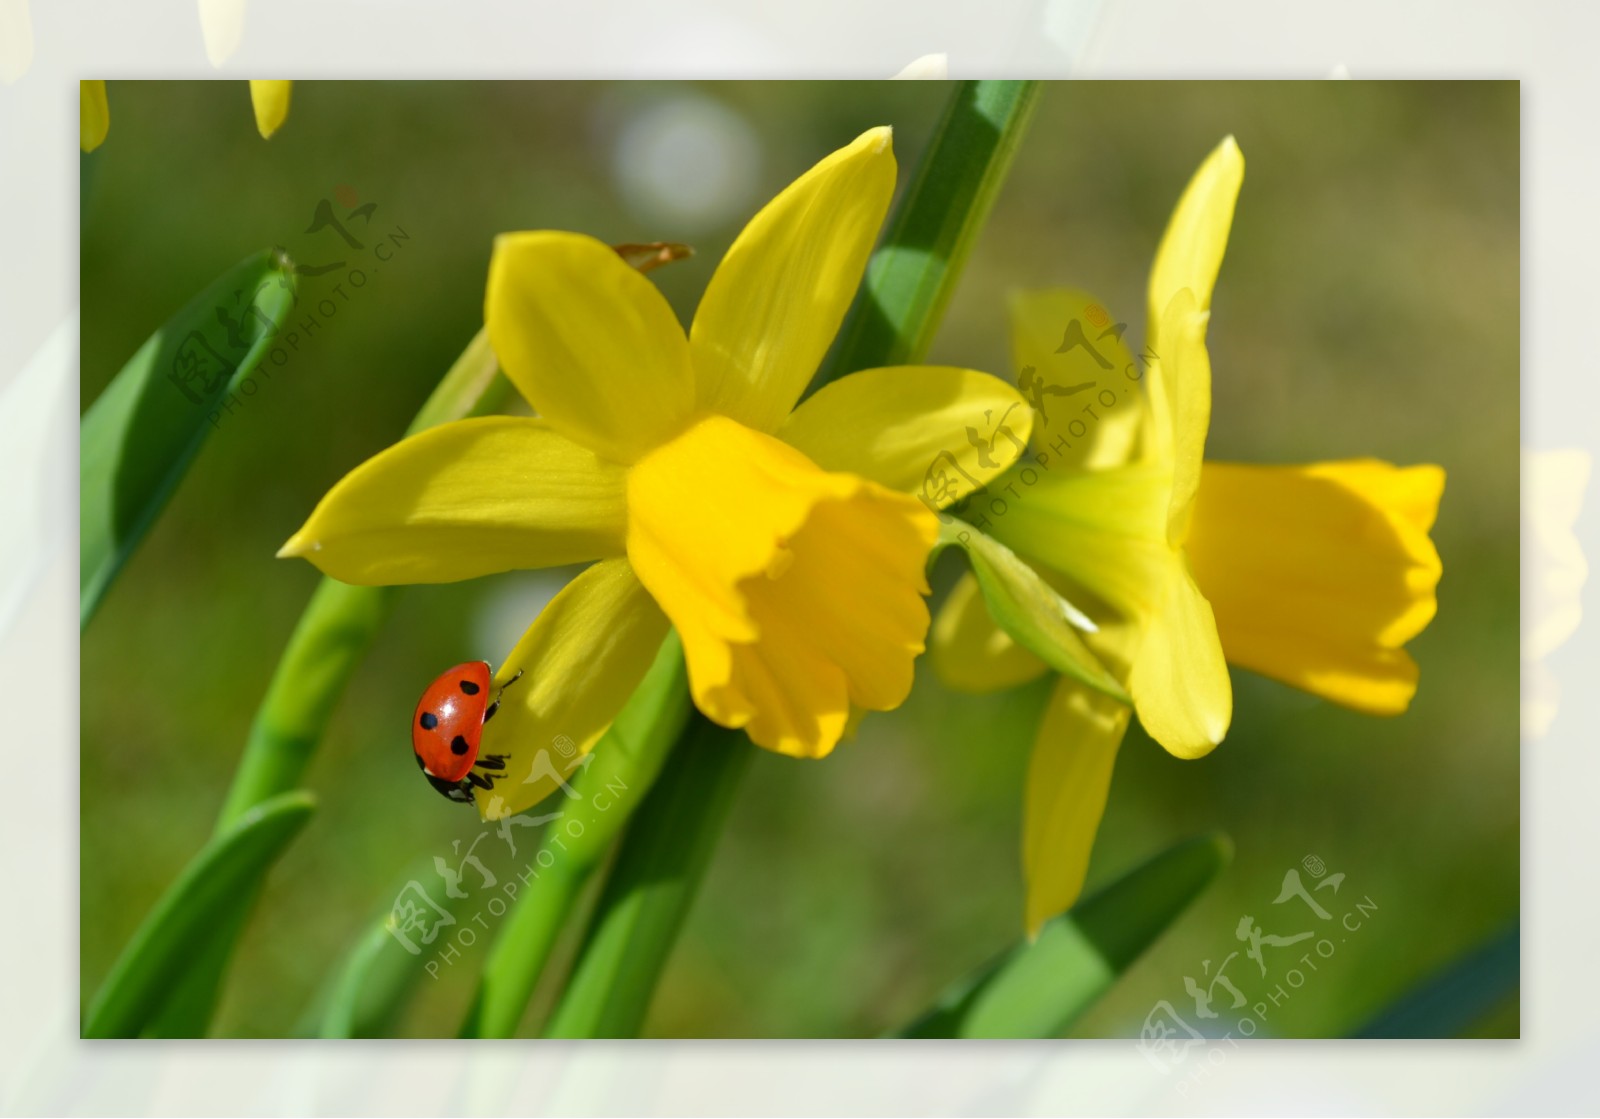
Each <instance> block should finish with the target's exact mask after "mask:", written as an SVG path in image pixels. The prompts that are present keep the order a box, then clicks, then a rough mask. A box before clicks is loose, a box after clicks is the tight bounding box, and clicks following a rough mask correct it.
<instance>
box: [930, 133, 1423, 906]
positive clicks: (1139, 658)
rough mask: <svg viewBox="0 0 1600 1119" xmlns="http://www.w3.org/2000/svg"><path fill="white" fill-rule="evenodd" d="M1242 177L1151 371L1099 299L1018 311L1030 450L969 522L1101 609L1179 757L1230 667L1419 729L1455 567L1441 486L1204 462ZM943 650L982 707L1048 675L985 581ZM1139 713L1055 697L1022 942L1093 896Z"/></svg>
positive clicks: (1175, 276)
mask: <svg viewBox="0 0 1600 1119" xmlns="http://www.w3.org/2000/svg"><path fill="white" fill-rule="evenodd" d="M1243 177H1244V160H1243V157H1242V156H1241V155H1240V153H1239V149H1238V146H1237V145H1236V144H1235V143H1234V142H1233V140H1232V139H1231V138H1229V139H1228V140H1226V141H1224V142H1223V143H1222V144H1221V145H1220V146H1219V147H1218V148H1217V149H1216V150H1215V151H1213V152H1212V153H1211V155H1210V156H1209V157H1208V158H1207V159H1206V161H1205V163H1204V164H1203V165H1202V166H1201V168H1200V170H1199V171H1198V172H1197V173H1196V174H1195V177H1194V178H1193V180H1192V181H1191V182H1190V184H1189V186H1188V188H1187V190H1186V191H1185V192H1184V194H1183V197H1182V199H1181V200H1180V201H1179V203H1178V206H1177V209H1176V210H1175V211H1174V213H1173V215H1172V218H1171V221H1170V222H1169V224H1168V227H1167V230H1166V233H1165V235H1164V236H1163V238H1162V241H1161V245H1160V248H1159V249H1158V251H1157V253H1156V260H1155V265H1154V268H1153V269H1152V272H1151V276H1150V284H1149V319H1148V325H1147V329H1146V347H1145V351H1144V354H1143V358H1144V360H1143V361H1142V362H1141V361H1138V360H1136V359H1135V358H1134V356H1133V355H1132V353H1131V352H1130V351H1129V350H1128V348H1127V346H1126V345H1125V344H1124V342H1123V339H1122V334H1123V328H1122V326H1121V324H1118V323H1116V322H1115V321H1114V319H1113V317H1112V316H1110V315H1109V314H1108V313H1107V312H1106V311H1105V310H1104V308H1103V307H1102V306H1101V305H1100V304H1099V303H1098V302H1097V301H1095V300H1093V299H1092V298H1090V297H1087V296H1084V295H1082V294H1081V293H1076V292H1066V291H1052V292H1037V293H1030V294H1028V295H1024V296H1022V297H1019V298H1018V299H1016V300H1015V301H1014V302H1013V306H1012V330H1013V348H1014V351H1015V356H1016V360H1017V362H1018V364H1019V365H1020V366H1021V367H1022V369H1023V375H1022V377H1021V378H1019V382H1020V383H1021V385H1022V386H1023V389H1024V392H1025V393H1026V394H1028V395H1029V397H1030V404H1032V406H1033V407H1034V409H1035V411H1036V413H1038V419H1036V421H1035V424H1034V433H1033V441H1034V447H1035V454H1034V456H1032V458H1031V459H1030V460H1026V461H1025V462H1024V463H1023V464H1021V465H1019V466H1018V467H1017V468H1014V469H1013V470H1012V471H1011V472H1010V473H1009V474H1008V475H1007V476H1006V478H1005V479H1003V480H1002V481H1001V482H999V483H995V484H994V485H992V486H991V491H992V492H994V493H995V494H1002V493H1003V494H1004V499H1003V502H1001V503H997V504H995V506H994V511H993V512H992V513H991V514H990V515H988V516H986V517H984V519H983V520H981V521H979V522H978V525H979V527H981V528H982V529H983V530H984V531H986V532H988V533H990V534H991V535H993V536H994V537H995V538H996V539H998V540H1000V541H1001V542H1002V543H1004V544H1006V545H1008V546H1009V547H1010V548H1011V549H1013V550H1014V551H1015V552H1016V553H1017V554H1018V555H1019V556H1021V557H1022V558H1023V559H1024V560H1026V561H1027V562H1029V563H1030V564H1032V565H1033V566H1034V567H1035V568H1036V569H1037V570H1039V571H1040V572H1041V573H1043V574H1044V575H1045V576H1046V577H1047V578H1049V579H1050V580H1051V581H1052V582H1053V583H1054V584H1055V585H1056V586H1057V587H1058V589H1059V590H1061V591H1062V592H1063V593H1064V594H1065V596H1066V597H1067V598H1069V599H1070V600H1071V601H1073V602H1074V603H1077V604H1078V605H1080V606H1082V607H1083V608H1084V609H1085V610H1086V612H1087V613H1088V614H1089V615H1090V616H1091V618H1092V619H1093V620H1094V622H1095V623H1096V624H1097V625H1098V630H1097V631H1096V632H1094V633H1089V634H1086V635H1085V641H1086V642H1087V643H1088V644H1089V645H1090V647H1091V648H1093V649H1094V651H1095V652H1096V653H1097V654H1098V655H1099V656H1100V657H1101V659H1102V660H1103V661H1104V662H1105V664H1106V665H1107V666H1108V667H1109V668H1110V669H1111V670H1112V671H1113V673H1114V674H1116V675H1117V676H1118V677H1119V678H1121V679H1123V680H1124V681H1125V682H1126V685H1127V690H1128V692H1129V694H1130V695H1131V697H1132V699H1133V703H1134V710H1136V711H1137V713H1138V715H1139V719H1140V722H1141V723H1142V724H1143V725H1144V727H1145V729H1146V731H1148V732H1149V734H1150V735H1151V737H1153V738H1154V739H1156V741H1158V742H1160V743H1161V745H1162V746H1164V747H1165V748H1166V749H1167V750H1168V751H1170V752H1171V753H1173V754H1175V755H1177V756H1179V757H1184V758H1194V757H1199V756H1201V755H1203V754H1205V753H1207V752H1209V751H1210V750H1211V749H1212V748H1213V747H1215V746H1216V745H1217V743H1219V742H1220V741H1221V740H1222V738H1223V736H1224V735H1225V734H1226V733H1227V731H1228V727H1229V725H1230V722H1231V720H1232V713H1233V690H1232V685H1231V683H1230V680H1229V676H1228V668H1227V662H1230V661H1231V662H1232V663H1234V664H1237V665H1240V666H1243V667H1246V668H1250V669H1253V670H1255V671H1257V672H1261V673H1263V674H1264V675H1267V676H1272V677H1274V678H1276V679H1279V680H1282V681H1284V682H1285V683H1288V684H1291V685H1294V686H1295V687H1298V688H1302V689H1304V690H1306V691H1308V692H1311V693H1313V694H1315V695H1319V696H1322V697H1324V698H1326V699H1329V700H1331V701H1333V702H1335V703H1339V704H1342V705H1344V706H1347V707H1351V708H1353V709H1355V710H1358V711H1363V712H1367V713H1369V714H1376V715H1394V714H1399V713H1400V712H1402V711H1404V710H1405V709H1406V707H1407V705H1408V704H1409V703H1410V700H1411V697H1412V695H1413V694H1414V693H1415V691H1416V686H1417V668H1416V664H1415V662H1414V661H1412V659H1411V657H1410V656H1409V655H1408V654H1407V653H1406V651H1405V649H1404V645H1405V643H1406V642H1407V641H1409V640H1410V639H1411V638H1413V637H1415V636H1416V635H1417V634H1418V633H1419V632H1421V630H1422V629H1423V627H1425V626H1426V625H1427V624H1428V622H1429V621H1430V620H1431V619H1432V617H1433V615H1434V611H1435V608H1436V603H1435V597H1434V588H1435V585H1436V584H1437V583H1438V580H1439V576H1440V571H1441V566H1440V562H1439V556H1438V553H1437V551H1436V550H1435V549H1434V546H1433V542H1432V540H1431V539H1430V538H1429V531H1430V529H1431V528H1432V525H1433V521H1434V517H1435V514H1436V513H1437V510H1438V504H1439V498H1440V495H1441V493H1442V491H1443V487H1444V472H1443V471H1442V470H1440V469H1439V468H1438V467H1435V466H1417V467H1409V468H1400V467H1396V466H1392V465H1390V464H1388V463H1383V462H1377V461H1374V460H1369V459H1361V460H1350V461H1341V462H1326V463H1316V464H1312V465H1308V466H1246V465H1240V464H1233V463H1212V462H1204V461H1203V460H1204V451H1205V440H1206V434H1207V429H1208V427H1209V424H1210V416H1211V363H1210V357H1209V355H1208V353H1207V351H1206V345H1205V337H1206V328H1207V325H1208V320H1209V317H1210V307H1211V294H1212V288H1213V287H1214V285H1215V283H1216V278H1217V272H1218V269H1219V268H1220V265H1221V263H1222V257H1223V253H1224V250H1225V249H1226V246H1227V241H1228V233H1229V228H1230V226H1231V224H1232V220H1233V210H1234V202H1235V199H1236V197H1237V195H1238V192H1239V187H1240V184H1241V182H1242V181H1243ZM1069 402H1071V403H1069ZM1079 403H1082V404H1083V405H1084V407H1083V408H1082V409H1081V411H1080V410H1079V409H1078V407H1077V404H1079ZM1052 409H1055V410H1056V415H1057V417H1058V419H1057V420H1056V421H1052V420H1051V418H1050V412H1051V410H1052ZM1067 409H1071V411H1070V412H1068V413H1066V414H1070V415H1071V416H1072V417H1073V419H1072V420H1071V421H1070V422H1068V423H1062V422H1060V421H1059V417H1060V416H1061V415H1062V414H1063V413H1064V412H1066V410H1067ZM933 653H934V661H935V665H936V667H937V668H938V670H939V672H940V674H941V675H942V676H944V678H945V679H946V680H947V681H949V682H950V683H952V684H953V685H955V686H957V687H961V688H964V689H967V690H973V691H986V690H991V689H994V688H998V687H1005V686H1009V685H1012V684H1017V683H1021V682H1024V681H1026V680H1029V679H1032V678H1035V677H1037V676H1039V675H1042V674H1043V673H1044V671H1045V665H1044V663H1043V662H1042V661H1040V660H1039V659H1038V658H1037V657H1035V656H1034V655H1033V654H1031V653H1029V652H1028V651H1027V650H1025V649H1022V648H1020V647H1018V646H1017V645H1016V644H1015V643H1014V642H1012V641H1011V640H1010V638H1008V637H1007V636H1006V634H1005V633H1003V632H1001V631H1000V630H999V629H998V628H997V627H996V626H995V625H994V624H993V622H992V621H991V620H990V618H989V617H988V614H987V611H986V609H985V606H984V604H983V600H982V597H981V595H980V593H979V591H978V587H977V584H976V583H975V582H974V581H973V579H972V577H971V576H967V577H966V578H965V579H964V580H963V582H962V583H960V584H958V585H957V587H956V589H955V591H954V593H953V594H952V596H951V599H950V601H949V602H948V604H947V605H946V607H945V609H944V611H943V612H942V614H941V616H940V618H939V620H938V622H937V624H936V625H935V627H934V633H933ZM1129 716H1130V710H1129V708H1128V707H1126V706H1124V705H1122V704H1119V703H1117V702H1116V701H1115V700H1114V699H1111V698H1108V697H1106V696H1105V695H1102V694H1099V693H1096V692H1093V691H1091V690H1089V689H1088V688H1085V687H1083V686H1082V685H1081V684H1077V683H1074V682H1073V681H1071V680H1067V679H1065V678H1063V679H1061V680H1059V681H1058V682H1057V684H1056V687H1055V690H1054V692H1053V694H1052V697H1051V700H1050V703H1049V706H1048V707H1047V709H1046V712H1045V715H1044V718H1043V720H1042V721H1041V724H1040V726H1039V729H1038V731H1037V734H1036V737H1035V742H1034V749H1033V755H1032V759H1031V761H1030V765H1029V771H1028V777H1027V789H1026V794H1025V802H1024V821H1023V833H1024V834H1023V868H1024V876H1025V879H1026V894H1027V897H1026V923H1027V927H1028V929H1029V931H1030V932H1036V931H1037V930H1038V928H1039V927H1040V925H1042V924H1043V922H1044V921H1046V920H1047V919H1049V918H1050V917H1051V916H1053V915H1055V914H1056V913H1059V912H1061V911H1062V910H1064V909H1066V908H1067V907H1069V906H1070V905H1071V904H1072V903H1073V901H1075V900H1076V898H1077V896H1078V894H1079V892H1080V891H1081V889H1082V887H1083V881H1084V877H1085V875H1086V874H1087V871H1088V864H1089V853H1090V849H1091V847H1092V845H1093V842H1094V836H1095V833H1096V831H1097V830H1098V828H1099V824H1100V818H1101V816H1102V814H1103V813H1104V811H1105V803H1106V797H1107V795H1108V792H1109V789H1110V783H1111V772H1112V767H1113V763H1114V762H1115V759H1116V754H1117V749H1118V747H1119V745H1120V744H1121V741H1122V738H1123V734H1124V732H1125V731H1126V729H1127V725H1128V719H1129Z"/></svg>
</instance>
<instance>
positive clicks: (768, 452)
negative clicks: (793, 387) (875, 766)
mask: <svg viewBox="0 0 1600 1119" xmlns="http://www.w3.org/2000/svg"><path fill="white" fill-rule="evenodd" d="M627 503H628V532H627V550H628V558H629V560H630V561H631V563H632V564H633V567H634V571H635V572H636V574H637V575H638V576H639V579H640V581H641V582H643V583H644V585H645V587H646V588H647V589H648V590H649V591H650V593H651V595H652V596H654V598H655V599H656V601H657V602H658V603H659V604H660V605H661V607H662V609H663V610H664V611H665V612H666V614H667V616H668V617H669V618H671V619H672V622H673V624H674V625H675V626H677V628H678V632H679V635H680V636H681V637H682V638H683V643H684V653H685V657H686V659H687V662H688V668H689V682H690V686H691V688H692V689H693V691H694V693H695V699H696V702H697V704H698V705H699V707H700V709H701V710H702V711H704V712H706V714H707V715H708V716H710V717H711V718H712V719H714V720H715V721H717V722H719V723H721V724H723V725H724V726H730V727H744V728H745V729H746V731H747V732H748V733H749V735H750V737H751V738H752V739H753V740H755V741H756V742H757V743H759V744H760V745H763V746H766V747H768V748H770V749H774V750H778V751H780V752H782V753H787V754H794V755H799V756H807V757H820V756H822V755H823V754H826V753H828V752H829V751H830V750H831V749H832V748H833V746H834V745H835V744H836V743H837V742H838V741H839V738H840V737H841V735H842V734H843V733H844V730H845V726H846V724H847V722H848V720H849V717H850V712H851V708H852V706H854V707H858V708H865V709H871V710H887V709H889V708H892V707H895V706H897V705H898V704H899V703H900V702H902V701H903V700H904V699H905V696H906V694H907V692H909V690H910V687H911V672H912V661H913V660H914V659H915V657H916V656H917V654H918V653H920V652H921V651H922V648H923V639H924V636H925V634H926V632H927V625H928V613H927V607H926V604H925V602H924V600H923V595H925V594H926V593H927V589H928V588H927V583H926V579H925V575H924V564H925V562H926V560H927V555H928V551H929V549H930V548H931V547H932V545H933V541H934V538H935V536H936V534H937V523H936V522H935V520H934V518H933V516H932V514H930V513H929V512H928V511H927V509H926V508H925V507H924V506H923V505H922V503H921V502H919V501H917V500H915V499H914V498H911V497H909V496H907V495H905V494H900V493H895V492H893V491H890V490H887V489H885V488H883V487H882V486H879V485H877V484H875V483H873V482H869V481H867V480H865V479H863V478H859V477H857V476H855V475H852V474H840V473H828V472H826V471H824V470H822V469H821V468H819V467H818V466H817V465H816V464H815V463H813V462H812V461H811V460H810V459H808V458H807V457H806V456H805V455H804V454H802V453H801V452H799V451H797V450H795V449H794V448H793V447H790V446H788V445H787V444H785V443H783V442H781V441H780V440H778V439H775V438H773V437H772V436H770V435H764V434H762V433H760V432H757V431H755V430H753V429H751V428H748V427H745V426H744V425H742V424H740V423H738V422H736V421H734V420H731V419H728V418H726V417H724V416H710V417H708V418H705V419H702V420H700V421H698V422H697V423H695V424H693V425H692V426H691V427H689V428H688V429H687V430H686V431H684V432H683V433H682V434H681V435H679V436H677V437H676V438H674V439H672V440H671V441H669V442H667V443H665V444H663V445H662V446H660V447H658V448H656V449H655V450H653V451H651V452H650V453H649V454H647V455H645V456H644V457H643V458H641V459H640V460H639V461H638V462H636V463H635V464H634V465H633V467H632V468H631V469H630V470H629V473H628V486H627Z"/></svg>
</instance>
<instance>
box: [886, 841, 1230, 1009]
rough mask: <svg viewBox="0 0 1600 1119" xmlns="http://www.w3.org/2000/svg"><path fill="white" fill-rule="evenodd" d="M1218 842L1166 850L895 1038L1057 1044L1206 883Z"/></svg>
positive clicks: (1219, 853) (1224, 847)
mask: <svg viewBox="0 0 1600 1119" xmlns="http://www.w3.org/2000/svg"><path fill="white" fill-rule="evenodd" d="M1232 856H1233V844H1232V843H1231V842H1229V840H1228V838H1227V837H1226V836H1224V835H1221V834H1213V835H1209V836H1201V837H1199V838H1197V839H1191V840H1189V841H1187V842H1185V843H1180V844H1179V845H1178V846H1176V847H1173V848H1170V849H1169V850H1167V851H1164V852H1162V853H1161V854H1159V855H1157V856H1156V857H1155V858H1153V859H1151V860H1150V861H1149V862H1147V863H1145V864H1144V865H1143V866H1140V867H1138V868H1137V869H1135V870H1133V871H1130V872H1129V873H1128V874H1126V875H1124V876H1123V877H1121V878H1119V879H1118V880H1117V881H1115V882H1113V883H1111V885H1109V886H1107V887H1106V888H1105V889H1103V890H1101V891H1100V892H1099V893H1097V894H1095V895H1094V896H1093V897H1090V898H1087V899H1085V900H1084V901H1080V902H1079V903H1078V904H1077V905H1075V906H1074V907H1073V908H1072V909H1071V910H1069V911H1068V912H1066V913H1063V914H1062V915H1061V916H1059V917H1056V918H1054V919H1053V920H1051V921H1049V922H1048V923H1046V924H1045V926H1044V928H1043V929H1041V930H1040V932H1039V936H1038V938H1037V939H1036V940H1035V941H1034V942H1033V943H1032V944H1028V943H1022V944H1019V945H1017V946H1016V947H1015V948H1012V949H1011V950H1010V951H1008V952H1006V953H1005V954H1004V955H1002V956H1001V957H1000V958H999V959H997V960H995V961H993V962H992V963H990V964H988V965H986V966H985V967H983V968H980V969H979V970H978V971H977V972H976V973H975V974H974V975H972V976H970V977H969V978H967V979H966V980H964V981H963V982H961V983H959V984H957V985H956V986H955V987H954V988H952V989H951V990H950V991H948V992H947V993H946V994H945V995H944V996H943V997H942V998H941V999H940V1000H939V1001H938V1003H937V1004H936V1005H935V1006H934V1008H933V1009H932V1010H931V1011H929V1012H928V1013H927V1014H926V1015H924V1016H923V1017H922V1018H920V1019H918V1020H917V1021H916V1022H914V1023H912V1024H911V1025H910V1026H908V1027H907V1028H906V1029H905V1030H904V1031H903V1032H902V1033H901V1034H900V1035H899V1036H901V1037H985V1038H1030V1037H1041V1038H1042V1037H1059V1036H1060V1035H1061V1034H1062V1033H1064V1032H1065V1031H1066V1030H1067V1028H1068V1027H1069V1026H1071V1025H1072V1023H1073V1022H1074V1021H1076V1020H1077V1018H1078V1016H1079V1015H1081V1014H1082V1013H1083V1012H1084V1011H1086V1010H1088V1009H1089V1007H1091V1006H1093V1005H1094V1003H1095V1001H1096V1000H1098V999H1099V998H1100V996H1101V995H1103V994H1105V992H1106V991H1107V990H1108V989H1109V988H1110V987H1111V985H1112V984H1113V983H1115V982H1116V980H1117V978H1118V977H1119V976H1120V975H1121V974H1122V973H1123V972H1125V971H1126V970H1127V969H1128V967H1129V965H1130V964H1132V963H1133V961H1134V960H1136V959H1138V958H1139V956H1140V955H1141V954H1142V953H1143V952H1144V950H1145V949H1146V948H1148V947H1150V945H1151V944H1153V943H1154V942H1155V941H1156V939H1157V938H1158V937H1160V935H1161V934H1162V933H1163V932H1165V931H1166V930H1167V929H1168V928H1169V927H1170V926H1171V925H1172V923H1173V922H1174V921H1176V920H1177V919H1178V917H1179V916H1181V915H1182V913H1183V911H1184V910H1185V909H1187V908H1188V907H1189V903H1190V902H1192V901H1193V900H1194V899H1195V898H1197V897H1199V896H1200V893H1201V892H1202V891H1203V890H1204V889H1205V888H1206V887H1207V886H1208V885H1210V884H1211V880H1212V879H1214V878H1215V877H1216V876H1217V874H1218V873H1219V872H1220V871H1221V870H1222V868H1223V867H1224V866H1226V865H1227V863H1228V861H1229V860H1230V859H1231V858H1232Z"/></svg>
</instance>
